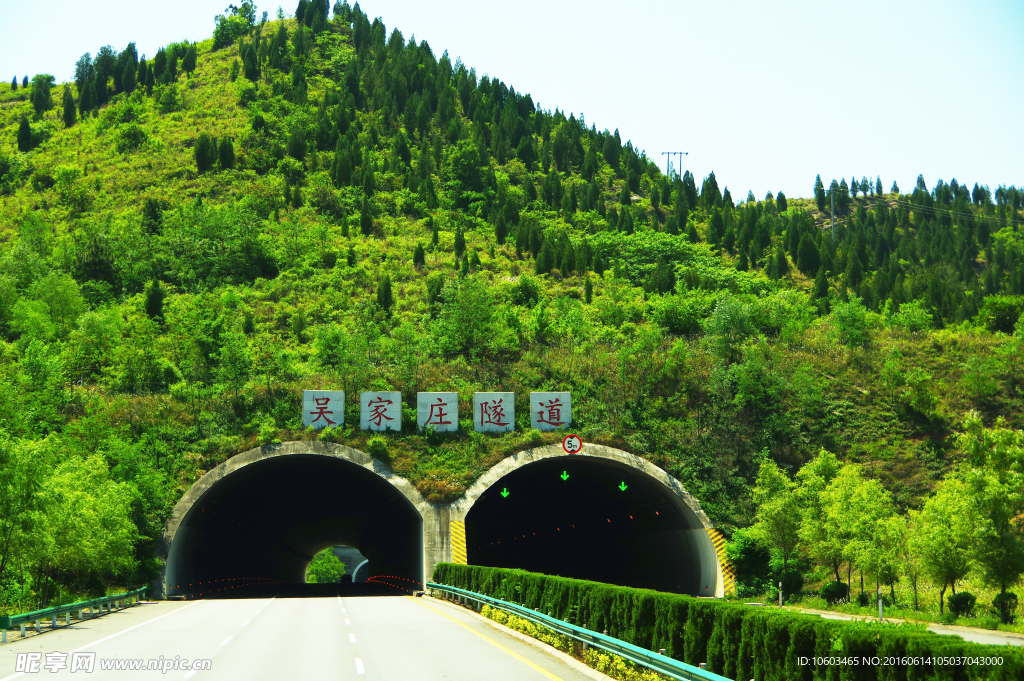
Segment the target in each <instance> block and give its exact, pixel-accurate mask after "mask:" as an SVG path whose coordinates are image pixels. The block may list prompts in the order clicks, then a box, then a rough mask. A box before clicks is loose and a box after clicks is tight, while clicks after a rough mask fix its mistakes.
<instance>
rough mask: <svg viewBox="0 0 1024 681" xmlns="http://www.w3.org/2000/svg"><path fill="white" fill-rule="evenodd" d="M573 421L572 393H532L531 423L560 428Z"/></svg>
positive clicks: (553, 428)
mask: <svg viewBox="0 0 1024 681" xmlns="http://www.w3.org/2000/svg"><path fill="white" fill-rule="evenodd" d="M570 423H572V393H530V425H531V426H533V427H534V428H536V429H537V430H558V429H559V428H567V427H568V426H569V424H570Z"/></svg>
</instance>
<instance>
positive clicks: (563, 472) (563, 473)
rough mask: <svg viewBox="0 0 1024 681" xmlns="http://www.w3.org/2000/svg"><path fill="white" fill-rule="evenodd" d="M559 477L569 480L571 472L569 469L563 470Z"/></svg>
mask: <svg viewBox="0 0 1024 681" xmlns="http://www.w3.org/2000/svg"><path fill="white" fill-rule="evenodd" d="M558 477H560V478H561V479H562V480H568V479H569V473H568V472H567V471H562V474H561V475H559V476H558Z"/></svg>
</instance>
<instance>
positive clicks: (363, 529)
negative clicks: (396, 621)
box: [154, 441, 436, 596]
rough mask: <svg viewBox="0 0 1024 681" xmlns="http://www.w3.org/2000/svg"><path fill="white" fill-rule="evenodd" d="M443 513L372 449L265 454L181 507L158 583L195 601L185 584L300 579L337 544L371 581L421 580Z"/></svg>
mask: <svg viewBox="0 0 1024 681" xmlns="http://www.w3.org/2000/svg"><path fill="white" fill-rule="evenodd" d="M217 513H220V518H217V517H216V514H217ZM435 515H436V508H435V507H434V506H433V505H431V504H429V503H428V502H426V501H425V500H424V499H423V497H422V496H421V495H420V493H419V492H418V491H417V490H416V488H415V487H414V486H413V485H412V484H411V483H410V482H409V481H408V480H406V479H405V478H402V477H400V476H398V475H395V473H394V472H393V471H392V470H391V468H390V467H389V466H388V465H387V464H385V463H383V462H381V461H379V460H377V459H374V458H373V457H371V456H370V455H369V454H367V453H365V452H362V451H359V450H357V449H353V448H351V447H346V446H344V445H338V444H333V443H326V442H317V441H297V442H285V443H282V444H276V445H265V446H262V447H256V448H254V449H250V450H248V451H246V452H242V453H240V454H237V455H235V456H233V457H231V458H230V459H228V460H227V461H225V462H223V463H221V464H220V465H219V466H217V467H215V468H213V469H212V470H210V471H208V472H207V473H206V474H205V475H203V476H202V477H201V478H200V479H199V480H197V481H196V482H195V483H194V484H193V485H192V487H191V488H189V490H188V491H187V492H186V493H185V494H184V495H183V496H182V497H181V499H180V500H179V501H178V503H177V504H176V505H175V507H174V510H173V512H172V513H171V516H170V518H169V519H168V521H167V523H166V526H165V530H164V534H163V537H162V541H161V546H160V557H161V559H162V560H163V562H164V570H163V575H162V577H161V579H160V580H159V584H156V585H154V586H156V587H157V589H156V590H157V591H158V592H160V593H159V594H158V595H159V596H174V595H187V593H188V592H189V589H187V588H185V587H184V586H183V585H185V584H193V585H197V584H200V583H202V584H204V585H206V586H205V587H204V588H208V587H209V585H210V584H211V583H213V584H221V583H223V582H224V581H225V580H228V579H236V580H239V579H248V580H264V581H267V580H277V581H280V582H301V581H302V578H303V576H304V574H305V568H306V565H307V563H308V561H309V559H310V558H311V557H312V556H313V555H315V553H316V552H317V551H319V550H320V549H323V548H326V547H327V546H331V545H335V544H346V545H352V546H356V547H357V548H359V549H360V551H362V552H363V553H364V555H366V556H367V558H369V559H370V560H369V563H368V564H367V565H366V566H365V567H364V568H363V570H364V571H365V572H366V573H367V576H373V575H377V574H382V575H393V576H401V577H404V578H406V579H409V580H412V581H414V582H419V583H422V581H423V578H424V576H425V572H424V567H425V566H424V562H423V558H424V549H425V548H427V547H425V546H424V541H423V540H424V521H425V520H426V521H427V524H428V525H435V524H436V522H433V521H434V516H435ZM198 590H199V588H198V587H197V586H193V587H191V593H196V592H197V591H198Z"/></svg>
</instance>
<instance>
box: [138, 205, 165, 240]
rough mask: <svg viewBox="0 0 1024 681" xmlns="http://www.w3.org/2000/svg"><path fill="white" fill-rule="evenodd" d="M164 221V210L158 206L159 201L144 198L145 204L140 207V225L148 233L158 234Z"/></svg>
mask: <svg viewBox="0 0 1024 681" xmlns="http://www.w3.org/2000/svg"><path fill="white" fill-rule="evenodd" d="M163 222H164V211H163V209H162V208H160V202H159V201H157V200H156V199H154V198H153V197H150V198H148V199H146V206H145V207H144V208H143V209H142V226H143V227H145V228H146V231H147V232H149V233H150V234H158V233H159V232H160V227H161V226H162V225H163Z"/></svg>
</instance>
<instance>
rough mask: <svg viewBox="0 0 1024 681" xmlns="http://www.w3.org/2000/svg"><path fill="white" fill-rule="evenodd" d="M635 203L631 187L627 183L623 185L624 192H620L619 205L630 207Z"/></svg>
mask: <svg viewBox="0 0 1024 681" xmlns="http://www.w3.org/2000/svg"><path fill="white" fill-rule="evenodd" d="M632 202H633V197H632V196H631V195H630V192H629V185H628V184H626V183H625V182H623V183H622V191H620V192H619V205H621V206H628V205H629V204H631V203H632Z"/></svg>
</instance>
